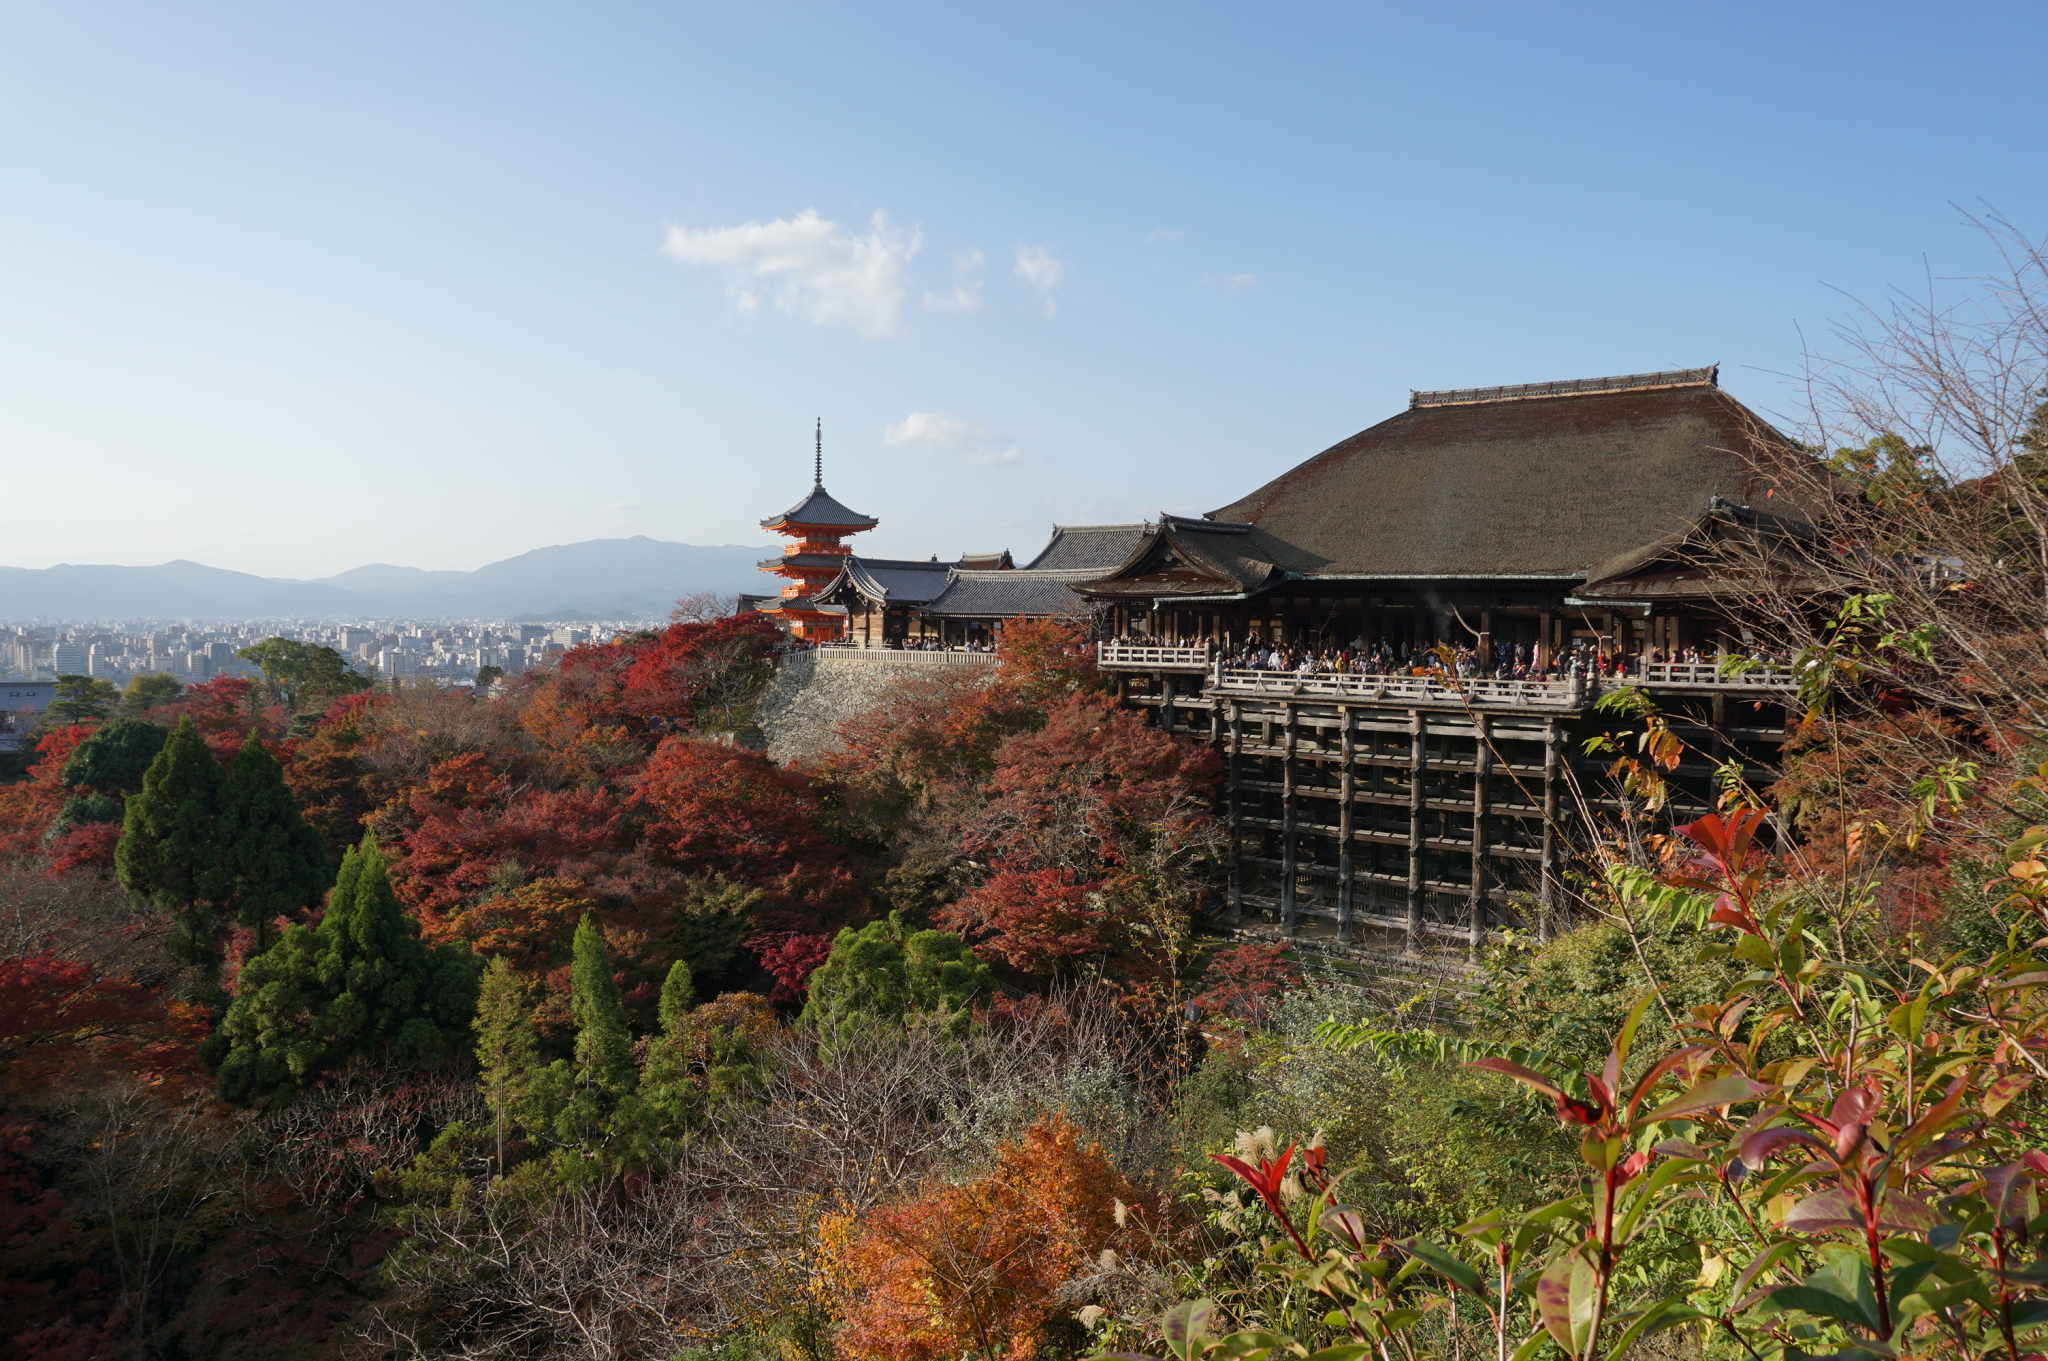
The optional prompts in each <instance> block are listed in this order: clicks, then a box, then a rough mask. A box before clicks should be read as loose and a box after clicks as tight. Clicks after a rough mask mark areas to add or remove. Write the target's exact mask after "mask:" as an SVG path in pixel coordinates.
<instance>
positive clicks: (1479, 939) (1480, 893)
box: [1471, 714, 1493, 953]
mask: <svg viewBox="0 0 2048 1361" xmlns="http://www.w3.org/2000/svg"><path fill="white" fill-rule="evenodd" d="M1472 724H1473V726H1474V727H1475V728H1476V729H1477V730H1478V737H1477V739H1476V740H1475V742H1474V744H1473V758H1472V905H1471V911H1472V917H1471V932H1472V936H1471V946H1472V949H1473V951H1474V952H1475V953H1477V951H1478V949H1479V947H1480V946H1481V945H1483V944H1485V942H1486V794H1487V790H1486V785H1487V778H1488V777H1489V776H1491V775H1492V774H1493V748H1492V747H1490V746H1488V745H1487V744H1486V715H1485V714H1474V715H1473V716H1472Z"/></svg>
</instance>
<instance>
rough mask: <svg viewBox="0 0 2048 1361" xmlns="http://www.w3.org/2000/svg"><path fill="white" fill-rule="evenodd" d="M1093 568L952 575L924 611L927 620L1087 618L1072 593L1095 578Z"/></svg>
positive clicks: (1086, 606) (1081, 601) (1086, 605)
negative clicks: (1079, 616)
mask: <svg viewBox="0 0 2048 1361" xmlns="http://www.w3.org/2000/svg"><path fill="white" fill-rule="evenodd" d="M1097 575H1098V573H1097V571H1096V570H1095V569H1094V568H1092V567H1091V568H1083V569H1081V570H1080V571H1070V572H1042V571H1032V570H1029V569H1013V570H1011V571H1006V572H1004V571H998V572H959V571H956V572H954V573H953V579H952V581H951V582H950V583H949V584H948V585H947V587H946V591H945V594H943V595H941V596H939V597H938V599H936V600H934V601H932V602H931V604H929V605H927V606H925V607H924V613H925V614H926V615H928V616H932V617H936V618H947V619H1014V618H1016V617H1017V616H1019V615H1025V616H1028V617H1031V618H1038V619H1043V618H1066V617H1071V616H1075V615H1083V614H1087V613H1088V612H1089V611H1090V609H1091V608H1092V607H1091V606H1090V605H1089V603H1088V602H1087V601H1086V600H1084V599H1082V598H1081V597H1080V596H1079V595H1076V594H1075V593H1074V590H1073V588H1074V587H1075V586H1076V585H1078V584H1079V583H1081V582H1084V581H1088V580H1090V579H1092V578H1093V577H1095V576H1097Z"/></svg>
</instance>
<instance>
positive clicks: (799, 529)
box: [760, 478, 881, 641]
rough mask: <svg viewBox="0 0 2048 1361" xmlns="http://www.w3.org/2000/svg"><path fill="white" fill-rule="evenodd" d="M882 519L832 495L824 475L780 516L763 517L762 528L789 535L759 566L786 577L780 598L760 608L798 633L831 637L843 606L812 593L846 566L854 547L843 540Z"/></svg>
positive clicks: (839, 628) (841, 621)
mask: <svg viewBox="0 0 2048 1361" xmlns="http://www.w3.org/2000/svg"><path fill="white" fill-rule="evenodd" d="M880 523H881V521H879V520H877V519H875V518H874V517H873V516H872V515H862V514H861V513H860V512H859V511H855V510H848V509H847V508H846V507H845V506H843V505H841V504H839V502H838V501H836V500H834V499H833V498H832V494H831V493H830V492H828V491H826V490H825V484H824V482H823V480H822V478H821V480H819V481H817V482H815V483H813V484H812V486H811V494H810V495H809V496H806V497H805V498H804V499H803V500H801V501H799V502H797V503H796V504H795V505H794V506H791V507H790V508H789V509H788V510H786V511H784V512H783V513H782V514H780V515H773V516H770V517H769V518H767V519H765V520H763V521H761V527H762V528H763V529H766V530H770V531H772V532H774V533H776V534H780V535H782V536H783V537H784V538H785V539H787V540H789V543H788V546H787V547H785V548H784V549H783V552H782V556H781V557H777V558H769V559H768V560H767V561H765V562H763V563H762V564H761V570H762V571H764V572H772V573H773V574H775V575H776V576H779V577H782V578H783V579H784V581H785V583H786V584H785V585H784V586H783V588H782V597H781V599H780V600H776V601H772V602H768V603H765V604H763V605H761V606H760V609H761V610H762V611H763V612H764V613H767V614H769V615H772V616H773V617H775V618H776V619H778V620H780V621H781V622H782V623H783V624H785V625H786V626H787V627H788V628H789V630H790V632H791V633H794V634H795V635H796V636H797V637H799V638H806V639H811V640H814V641H830V640H831V639H834V638H837V637H839V635H840V634H841V633H842V632H843V631H844V630H845V627H846V608H845V606H843V605H820V604H818V603H817V601H816V600H814V599H813V597H814V596H815V595H816V593H817V592H819V591H821V590H823V589H824V588H825V587H826V586H828V585H830V584H831V582H832V579H833V578H834V577H836V576H838V575H839V571H840V569H841V568H842V567H844V566H845V565H846V560H847V558H848V557H850V556H852V553H853V550H852V549H850V548H848V547H847V546H846V544H845V543H844V542H843V540H844V539H845V538H846V536H847V535H849V534H859V533H861V532H862V531H864V530H869V529H873V528H874V527H875V526H876V525H878V524H880Z"/></svg>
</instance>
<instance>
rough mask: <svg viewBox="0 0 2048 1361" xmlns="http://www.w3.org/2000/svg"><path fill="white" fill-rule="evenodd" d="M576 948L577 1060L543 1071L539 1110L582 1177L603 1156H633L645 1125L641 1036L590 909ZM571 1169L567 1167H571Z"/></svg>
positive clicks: (534, 1104) (535, 1101)
mask: <svg viewBox="0 0 2048 1361" xmlns="http://www.w3.org/2000/svg"><path fill="white" fill-rule="evenodd" d="M573 950H574V955H573V958H572V960H571V962H570V966H569V1009H570V1011H571V1013H572V1014H573V1015H574V1016H575V1017H576V1048H575V1058H574V1060H573V1061H572V1060H568V1059H556V1060H555V1061H554V1062H553V1063H551V1064H549V1065H548V1066H547V1067H546V1068H545V1069H543V1070H542V1071H541V1072H540V1073H539V1074H537V1075H536V1078H535V1081H534V1083H533V1085H532V1089H531V1090H532V1101H531V1110H532V1118H533V1119H534V1122H535V1124H536V1125H544V1126H545V1127H546V1128H548V1129H550V1130H551V1131H552V1133H553V1134H554V1137H555V1138H556V1139H557V1140H558V1141H559V1142H560V1143H562V1144H563V1145H565V1146H566V1147H565V1149H564V1150H563V1153H564V1154H565V1155H566V1156H568V1157H569V1158H570V1159H571V1160H572V1161H576V1162H578V1163H579V1164H580V1166H581V1168H582V1169H583V1172H582V1173H579V1174H578V1175H582V1174H583V1173H588V1172H589V1171H591V1170H592V1169H594V1168H596V1167H597V1166H598V1165H599V1162H600V1160H601V1159H603V1158H606V1157H609V1158H612V1159H614V1160H615V1159H616V1158H618V1157H619V1156H621V1155H629V1154H630V1152H631V1150H632V1149H633V1148H636V1147H637V1146H638V1144H639V1142H640V1136H641V1134H642V1132H643V1131H642V1126H643V1125H644V1123H645V1122H644V1120H643V1119H642V1115H641V1110H640V1102H639V1101H638V1099H637V1098H636V1097H635V1096H634V1089H635V1088H636V1087H637V1086H638V1085H639V1080H640V1074H639V1073H638V1072H637V1071H635V1069H634V1067H633V1036H632V1034H631V1032H630V1031H628V1030H627V1028H626V1008H625V1004H624V1003H623V1002H621V1001H620V999H619V985H618V984H617V983H615V982H614V981H613V980H612V964H611V959H610V957H609V956H608V955H607V954H606V952H605V944H604V929H603V928H602V927H600V926H599V925H598V922H597V918H596V917H594V916H591V915H589V914H585V916H584V918H583V920H582V921H581V922H580V923H578V924H577V927H576V939H575V944H574V946H573ZM614 1142H616V1143H617V1144H618V1145H619V1146H618V1147H617V1148H613V1147H612V1145H613V1144H614ZM568 1166H569V1164H568V1163H563V1164H562V1167H563V1169H564V1170H565V1171H567V1169H568Z"/></svg>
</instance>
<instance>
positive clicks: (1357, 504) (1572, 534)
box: [1208, 369, 1821, 581]
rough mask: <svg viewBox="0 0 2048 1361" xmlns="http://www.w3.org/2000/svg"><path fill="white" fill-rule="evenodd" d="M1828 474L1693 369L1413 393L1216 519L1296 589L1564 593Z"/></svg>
mask: <svg viewBox="0 0 2048 1361" xmlns="http://www.w3.org/2000/svg"><path fill="white" fill-rule="evenodd" d="M1816 469H1817V465H1816V464H1815V462H1814V461H1813V460H1812V459H1811V458H1809V457H1807V456H1806V455H1804V454H1801V453H1799V452H1798V451H1797V450H1796V449H1795V448H1794V447H1793V446H1792V445H1791V443H1790V441H1788V440H1787V439H1786V438H1785V437H1784V436H1783V435H1780V434H1779V433H1778V432H1777V431H1775V430H1773V429H1772V428H1771V427H1770V426H1769V424H1767V423H1766V422H1765V421H1764V420H1763V419H1762V418H1761V417H1759V416H1757V415H1756V414H1755V413H1754V412H1752V411H1750V410H1749V409H1748V408H1747V407H1745V406H1743V405H1742V403H1740V402H1738V401H1736V400H1735V399H1734V398H1733V397H1730V396H1729V395H1728V394H1727V393H1725V392H1723V391H1722V390H1721V389H1720V387H1719V385H1718V383H1717V380H1716V375H1715V371H1714V370H1713V369H1687V370H1679V371H1677V372H1673V373H1662V374H1634V375H1630V376H1628V377H1626V378H1617V379H1588V380H1577V381H1574V382H1570V383H1543V384H1529V385H1525V386H1522V387H1514V388H1468V389H1459V390H1454V391H1450V392H1428V393H1416V394H1415V395H1414V399H1413V401H1412V402H1411V404H1410V406H1409V409H1408V410H1406V411H1404V412H1402V413H1401V414H1400V415H1398V416H1394V417H1392V418H1391V419H1389V420H1384V421H1381V422H1380V423H1379V424H1378V425H1375V426H1373V427H1371V428H1370V429H1367V430H1364V431H1361V432H1360V433H1358V434H1356V435H1353V436H1351V438H1349V439H1347V440H1343V441H1342V442H1340V443H1338V444H1335V445H1332V446H1331V447H1330V448H1328V449H1326V450H1324V451H1323V452H1322V453H1320V454H1317V455H1316V456H1315V457H1314V458H1311V459H1309V460H1308V461H1307V462H1305V463H1303V464H1301V465H1300V466H1299V467H1296V468H1294V469H1292V470H1291V471H1289V472H1287V473H1284V474H1282V475H1281V476H1280V477H1277V478H1275V479H1274V480H1273V481H1271V482H1268V483H1267V484H1266V485H1265V486H1263V487H1260V488H1259V489H1258V490H1257V491H1255V492H1253V493H1251V494H1250V495H1249V496H1246V497H1243V498H1241V499H1239V500H1237V501H1233V502H1232V503H1230V504H1229V505H1227V506H1224V507H1222V508H1220V509H1218V510H1215V511H1212V512H1210V514H1209V517H1208V518H1209V519H1210V520H1212V521H1222V522H1236V523H1240V524H1243V525H1246V526H1248V527H1249V528H1248V530H1247V545H1248V546H1247V555H1248V556H1256V557H1259V558H1262V559H1264V560H1266V561H1270V562H1271V563H1273V564H1274V565H1275V566H1277V567H1278V568H1280V569H1282V570H1284V571H1286V572H1289V573H1292V574H1297V575H1300V576H1306V577H1343V578H1367V579H1373V578H1377V579H1400V578H1437V579H1443V578H1458V577H1466V578H1489V579H1504V578H1516V577H1524V578H1550V579H1556V580H1566V581H1568V580H1572V579H1577V578H1583V577H1584V576H1586V575H1587V573H1588V572H1589V571H1590V570H1591V569H1592V568H1593V567H1594V566H1595V565H1596V564H1600V563H1603V562H1607V561H1610V560H1613V559H1617V558H1619V557H1620V556H1622V555H1625V554H1629V553H1633V552H1636V551H1638V550H1642V549H1645V548H1646V547H1648V546H1650V545H1654V544H1659V543H1663V542H1666V541H1668V540H1669V539H1670V537H1671V536H1672V535H1673V534H1677V533H1681V532H1683V531H1684V530H1685V529H1686V528H1688V527H1689V526H1691V525H1693V524H1695V523H1696V522H1697V520H1698V518H1699V516H1700V515H1701V514H1702V512H1704V511H1705V510H1706V509H1707V507H1708V506H1709V505H1710V504H1715V503H1717V502H1729V503H1733V504H1736V505H1753V504H1754V505H1764V504H1767V503H1768V504H1771V505H1773V507H1774V508H1775V509H1776V510H1777V511H1778V513H1780V514H1788V515H1796V514H1798V506H1799V504H1800V503H1802V502H1808V501H1810V500H1811V498H1813V497H1814V496H1815V495H1817V494H1819V488H1820V486H1821V478H1820V474H1819V473H1818V472H1817V471H1816Z"/></svg>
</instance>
